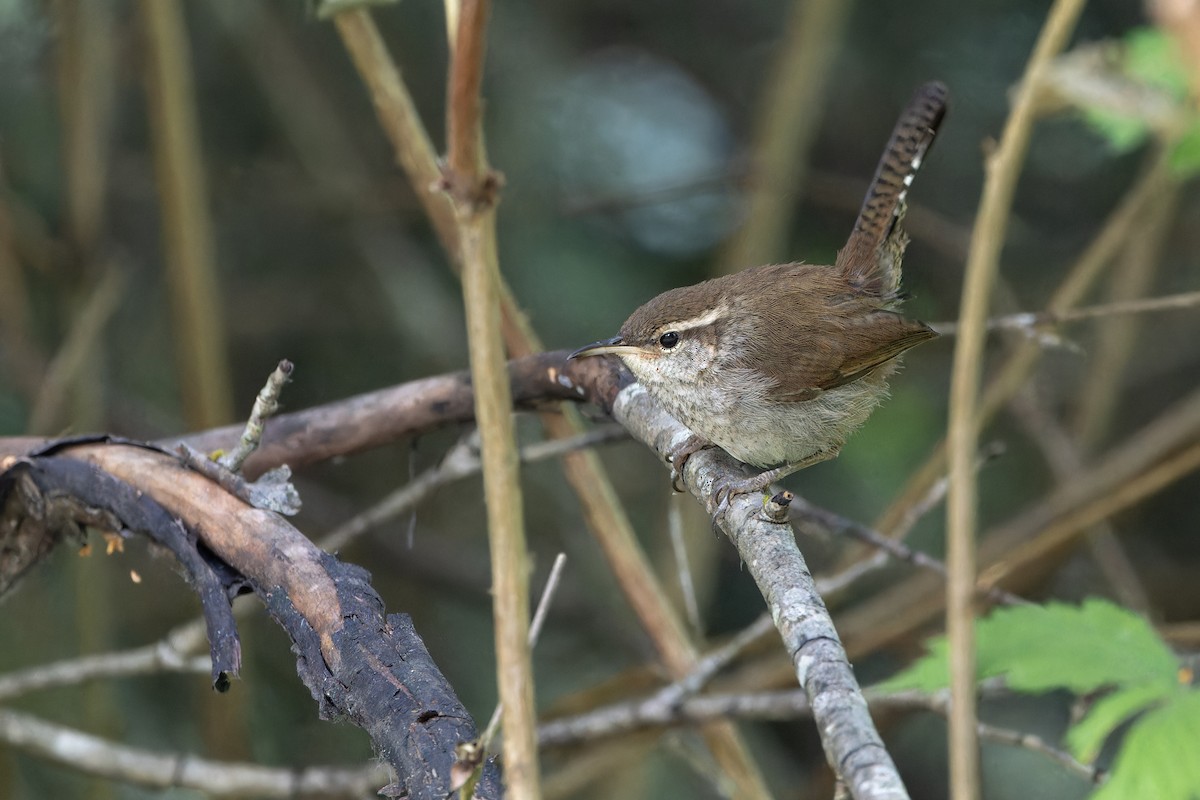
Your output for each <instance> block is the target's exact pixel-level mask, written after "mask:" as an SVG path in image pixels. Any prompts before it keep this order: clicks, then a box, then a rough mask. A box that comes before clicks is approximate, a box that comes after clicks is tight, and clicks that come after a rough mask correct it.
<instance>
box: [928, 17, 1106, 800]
mask: <svg viewBox="0 0 1200 800" xmlns="http://www.w3.org/2000/svg"><path fill="white" fill-rule="evenodd" d="M1083 5H1084V0H1056V2H1055V3H1054V6H1053V7H1052V8H1051V9H1050V13H1049V16H1048V17H1047V19H1046V24H1045V25H1044V26H1043V28H1042V32H1041V34H1040V35H1039V37H1038V41H1037V44H1036V45H1035V46H1034V50H1033V53H1032V55H1031V56H1030V58H1029V63H1028V64H1027V65H1026V68H1025V74H1024V76H1023V77H1022V81H1021V86H1020V90H1019V92H1018V94H1017V97H1016V100H1015V102H1014V105H1013V110H1012V112H1011V113H1010V114H1009V117H1008V120H1007V121H1006V122H1005V125H1004V133H1003V135H1002V137H1001V139H1000V144H999V145H998V147H997V148H996V151H995V153H994V154H993V155H992V157H991V158H990V159H988V163H987V180H986V182H985V184H984V188H983V198H982V200H981V201H980V206H979V216H978V219H977V221H976V224H975V230H974V232H973V234H972V236H971V249H970V253H969V255H968V258H967V267H966V279H965V284H964V286H963V299H962V308H961V311H960V313H959V335H958V341H957V343H956V347H955V349H954V371H953V374H952V376H951V384H950V423H949V436H948V445H949V451H950V492H949V495H948V497H947V508H946V524H947V532H946V535H947V547H946V549H947V558H946V562H947V567H948V569H949V572H950V574H949V579H948V582H947V591H946V630H947V635H948V637H949V640H950V696H951V709H950V744H949V746H950V794H951V796H952V797H954V798H956V799H957V800H973V798H977V797H978V796H979V743H978V739H977V720H976V713H975V619H974V599H975V578H976V576H975V572H976V565H975V535H976V530H975V529H976V523H977V519H976V499H977V498H976V489H977V487H976V484H975V469H974V462H975V452H976V450H977V449H978V439H979V419H980V414H979V385H980V379H981V376H982V373H983V346H984V339H985V338H986V335H987V330H986V325H987V314H988V301H989V299H990V297H991V290H992V284H993V282H994V280H995V276H996V272H997V270H998V267H999V261H1000V250H1001V248H1002V246H1003V244H1004V230H1005V228H1006V226H1007V224H1008V215H1009V211H1010V210H1011V207H1012V198H1013V193H1014V191H1015V189H1016V185H1017V177H1018V175H1019V174H1020V166H1021V162H1022V160H1023V159H1024V157H1025V152H1026V150H1027V149H1028V146H1029V138H1030V132H1031V130H1032V128H1033V121H1034V116H1035V112H1036V99H1037V93H1038V88H1039V87H1038V80H1039V76H1040V75H1041V72H1042V70H1043V69H1044V68H1045V66H1046V64H1047V63H1048V62H1049V60H1050V59H1051V58H1052V57H1053V56H1054V55H1055V54H1057V53H1058V52H1059V51H1060V50H1061V49H1062V48H1063V46H1064V45H1065V44H1066V41H1067V37H1068V36H1070V34H1071V31H1072V30H1073V29H1074V27H1075V22H1076V20H1077V19H1078V18H1079V14H1080V13H1081V12H1082V11H1083Z"/></svg>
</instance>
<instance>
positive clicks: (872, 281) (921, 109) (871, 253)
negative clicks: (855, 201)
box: [837, 81, 949, 296]
mask: <svg viewBox="0 0 1200 800" xmlns="http://www.w3.org/2000/svg"><path fill="white" fill-rule="evenodd" d="M948 94H949V92H948V91H947V89H946V87H945V85H944V84H942V83H940V82H938V81H931V82H929V83H926V84H924V85H923V86H921V88H920V89H918V90H917V93H916V94H915V95H914V96H913V99H912V100H911V101H909V104H908V106H907V107H906V108H905V109H904V112H903V113H902V114H901V115H900V119H899V121H897V122H896V127H895V128H894V129H893V130H892V138H891V140H890V141H888V144H887V149H885V150H884V151H883V157H882V158H881V159H880V160H879V166H878V168H876V170H875V178H874V179H873V180H872V181H871V186H870V188H869V189H868V190H867V196H866V199H864V200H863V205H862V210H860V211H859V212H858V219H857V220H856V221H855V223H854V230H853V231H851V233H850V238H849V240H848V241H847V242H846V246H845V247H844V248H842V250H841V251H840V252H839V253H838V257H837V268H838V269H840V270H842V272H843V274H844V275H845V276H846V278H847V280H848V281H850V283H851V284H852V285H853V286H855V287H857V288H859V289H860V290H861V291H863V292H867V293H871V294H876V295H880V296H886V295H891V294H894V293H895V292H896V290H897V289H898V287H899V285H900V257H901V256H902V255H903V253H904V247H905V245H906V244H907V238H905V236H904V233H903V231H902V230H901V229H900V225H899V223H900V220H901V219H902V218H903V216H904V198H905V195H906V194H907V193H908V187H909V186H910V185H911V184H912V180H913V177H914V176H915V175H916V174H917V170H918V169H920V167H921V162H922V161H923V160H924V159H925V154H926V152H928V150H929V147H930V145H932V144H933V139H934V137H935V136H936V135H937V130H938V125H940V124H941V122H942V117H944V116H945V114H946V99H947V96H948Z"/></svg>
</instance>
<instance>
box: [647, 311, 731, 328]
mask: <svg viewBox="0 0 1200 800" xmlns="http://www.w3.org/2000/svg"><path fill="white" fill-rule="evenodd" d="M725 311H726V306H725V305H724V304H722V305H719V306H717V307H716V308H714V309H712V310H711V311H706V312H704V313H703V314H701V315H700V316H698V317H691V318H690V319H681V320H678V321H676V322H672V323H670V324H669V325H663V326H662V327H660V328H659V329H658V330H659V331H660V332H665V331H677V332H682V331H690V330H694V329H696V328H703V327H704V326H705V325H712V324H713V323H714V322H716V321H717V320H718V319H720V318H721V317H722V316H723V315H724V314H725Z"/></svg>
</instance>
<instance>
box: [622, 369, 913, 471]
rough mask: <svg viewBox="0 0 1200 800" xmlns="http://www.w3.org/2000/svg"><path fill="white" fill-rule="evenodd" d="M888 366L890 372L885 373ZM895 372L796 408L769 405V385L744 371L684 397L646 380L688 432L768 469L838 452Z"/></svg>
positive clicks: (710, 375) (703, 380)
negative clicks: (829, 452)
mask: <svg viewBox="0 0 1200 800" xmlns="http://www.w3.org/2000/svg"><path fill="white" fill-rule="evenodd" d="M889 366H890V365H889ZM891 371H892V369H890V368H885V369H883V370H880V371H879V372H878V373H876V374H873V375H870V376H867V377H865V378H862V379H860V380H857V381H854V382H852V383H850V384H847V385H845V386H839V387H837V388H835V389H831V390H829V391H826V392H823V393H821V394H820V395H818V396H817V397H815V398H813V399H812V400H807V401H805V402H801V403H777V402H773V401H771V400H769V399H768V397H767V391H768V389H769V388H770V382H769V380H768V379H765V378H763V377H762V376H761V375H756V374H755V373H752V372H750V371H747V370H743V369H736V368H735V369H729V368H726V369H724V370H719V371H705V372H704V373H702V374H701V375H700V376H699V377H698V379H697V380H696V382H695V383H694V384H692V385H690V386H688V387H686V389H685V390H684V391H678V390H676V389H675V387H673V386H667V385H663V384H660V383H658V382H657V381H654V380H653V377H652V376H650V375H647V376H645V377H647V378H650V380H643V381H641V382H642V383H643V385H644V386H645V387H646V389H647V391H649V392H650V394H651V395H652V396H654V397H655V399H657V400H658V401H659V402H660V403H662V404H663V406H664V407H665V408H666V409H667V410H668V411H669V412H670V413H671V415H672V416H674V417H675V418H676V419H678V420H679V421H680V422H682V423H683V424H684V425H686V426H687V427H688V428H689V429H691V430H692V432H694V433H696V434H697V435H699V436H702V437H704V438H705V439H708V440H709V441H711V442H712V443H713V444H715V445H717V446H719V447H721V448H722V449H723V450H725V452H727V453H729V454H730V455H731V456H733V457H734V458H736V459H737V460H739V461H742V462H745V463H747V464H751V465H753V466H757V467H773V466H777V465H780V464H787V463H795V462H799V461H802V460H804V459H806V458H808V457H809V456H811V455H813V454H814V453H817V452H821V451H826V450H832V449H837V448H839V447H841V446H842V445H843V444H844V443H845V441H846V439H847V438H848V437H849V436H850V434H851V433H852V432H853V431H854V430H855V429H857V428H858V427H859V426H861V425H862V424H863V422H865V421H866V419H867V417H869V416H870V414H871V411H872V410H873V409H874V408H875V406H877V405H878V404H879V403H880V402H881V401H882V400H884V399H885V397H886V394H887V385H886V381H885V377H886V376H885V375H884V374H882V373H885V372H887V373H890V372H891Z"/></svg>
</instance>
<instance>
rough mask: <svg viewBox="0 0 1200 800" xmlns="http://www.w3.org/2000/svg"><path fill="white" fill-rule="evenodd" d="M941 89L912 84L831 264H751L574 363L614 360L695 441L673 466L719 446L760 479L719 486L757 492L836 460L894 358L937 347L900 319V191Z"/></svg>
mask: <svg viewBox="0 0 1200 800" xmlns="http://www.w3.org/2000/svg"><path fill="white" fill-rule="evenodd" d="M946 97H947V90H946V87H945V86H944V85H942V84H941V83H938V82H931V83H927V84H925V85H923V86H922V87H921V88H920V89H918V90H917V93H916V95H914V97H913V99H912V101H911V102H910V103H909V104H908V106H907V107H906V108H905V110H904V112H903V113H902V114H901V115H900V119H899V121H898V122H897V123H896V127H895V129H894V130H893V131H892V138H891V140H890V141H889V142H888V144H887V148H886V149H885V150H884V152H883V157H882V158H881V159H880V161H879V167H878V168H877V169H876V171H875V177H874V179H873V180H872V181H871V185H870V187H869V188H868V189H867V195H866V199H865V200H864V201H863V205H862V209H861V210H860V211H859V214H858V219H857V221H856V222H855V223H854V228H853V230H851V232H850V238H849V240H848V241H847V242H846V246H845V247H843V248H842V249H841V250H840V251H838V254H837V261H836V262H835V263H834V265H833V266H831V267H830V266H817V265H812V264H803V263H792V264H773V265H768V266H762V267H752V268H750V269H746V270H743V271H741V272H738V273H736V274H733V275H727V276H724V277H721V278H715V279H713V280H708V281H704V282H703V283H698V284H696V285H694V286H685V287H683V288H680V289H672V290H670V291H667V292H663V293H662V294H660V295H658V296H657V297H655V298H654V299H653V300H651V301H649V302H648V303H646V304H645V305H643V306H642V307H641V308H639V309H637V310H636V311H634V312H633V314H631V315H630V317H629V319H627V320H625V324H624V325H622V326H621V332H620V334H619V335H617V336H615V337H613V338H612V339H606V340H604V341H600V342H595V343H593V344H590V345H588V346H586V347H583V348H580V349H579V350H576V351H575V352H574V353H572V354H571V357H572V358H579V357H583V356H596V355H601V354H605V353H611V354H613V355H616V356H619V357H620V358H621V360H622V361H623V362H625V365H626V366H627V367H628V368H629V371H630V372H632V373H633V375H634V376H635V377H636V378H637V380H638V382H639V383H640V384H642V385H643V386H644V387H645V389H646V391H647V392H649V393H650V395H651V396H652V397H654V399H656V400H657V401H658V402H659V403H661V404H662V405H663V407H664V408H666V410H667V411H669V412H670V413H671V415H672V416H674V417H675V418H676V419H678V420H679V421H680V422H682V423H683V424H684V425H686V426H687V427H688V428H689V429H690V430H691V431H692V434H693V436H692V437H691V438H690V439H689V440H688V441H685V442H684V443H682V444H681V445H679V446H678V447H676V448H675V450H673V451H672V453H671V461H672V463H673V465H674V469H675V474H676V475H681V474H682V469H683V462H684V461H685V460H686V458H687V457H688V456H689V455H691V454H692V453H694V452H696V451H697V450H699V449H701V448H703V447H710V446H713V445H716V446H718V447H720V448H722V449H723V450H725V452H727V453H729V455H731V456H733V457H734V458H736V459H737V460H739V461H742V462H745V463H746V464H750V465H753V466H755V467H761V468H766V469H767V471H766V472H763V473H762V474H760V475H757V476H755V477H753V478H747V479H745V480H740V481H730V482H727V483H725V484H723V485H720V486H718V487H717V489H718V491H717V494H718V499H719V500H720V505H721V506H722V507H724V506H726V505H727V503H728V499H729V498H730V497H731V496H732V495H733V494H738V493H744V492H751V491H760V490H762V489H765V488H767V487H768V486H770V485H771V483H773V482H774V481H776V480H778V479H779V478H782V477H784V476H785V475H789V474H791V473H792V472H795V471H796V470H799V469H802V468H804V467H807V466H810V465H812V464H815V463H818V462H820V461H824V460H826V459H830V458H833V457H835V456H836V455H837V454H838V452H839V450H840V449H841V447H842V445H843V444H844V443H845V442H846V439H847V438H848V437H849V436H850V434H851V433H852V432H853V431H854V430H855V429H857V428H858V427H859V426H860V425H862V423H863V422H864V421H866V419H867V417H868V416H869V415H870V413H871V411H872V410H873V409H874V408H875V406H877V405H878V404H879V403H880V402H881V401H882V400H883V399H884V398H885V397H886V396H887V378H888V376H890V375H891V374H892V373H893V372H895V371H896V368H897V365H898V359H899V356H900V355H901V354H902V353H903V352H904V351H905V350H908V349H909V348H911V347H915V346H916V345H918V344H920V343H921V342H924V341H926V340H928V339H932V338H934V337H935V336H936V335H937V334H935V333H934V332H933V331H932V330H930V328H929V327H927V326H926V325H925V324H924V323H921V322H917V321H916V320H911V319H907V318H905V317H904V316H902V315H901V314H900V313H899V311H898V310H897V309H898V307H899V305H900V302H901V300H902V299H903V298H902V296H901V294H900V291H899V290H900V262H901V258H902V257H903V255H904V250H905V247H906V246H907V245H908V237H907V235H905V233H904V230H903V226H902V223H903V219H904V212H905V194H906V193H907V191H908V187H909V185H910V184H911V183H912V179H913V176H914V175H916V173H917V170H918V169H919V168H920V166H921V162H922V160H923V159H924V157H925V154H926V152H927V151H928V149H929V146H930V145H931V144H932V142H933V139H934V136H935V135H936V133H937V129H938V125H939V124H940V123H941V121H942V117H943V116H944V115H945V112H946Z"/></svg>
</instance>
